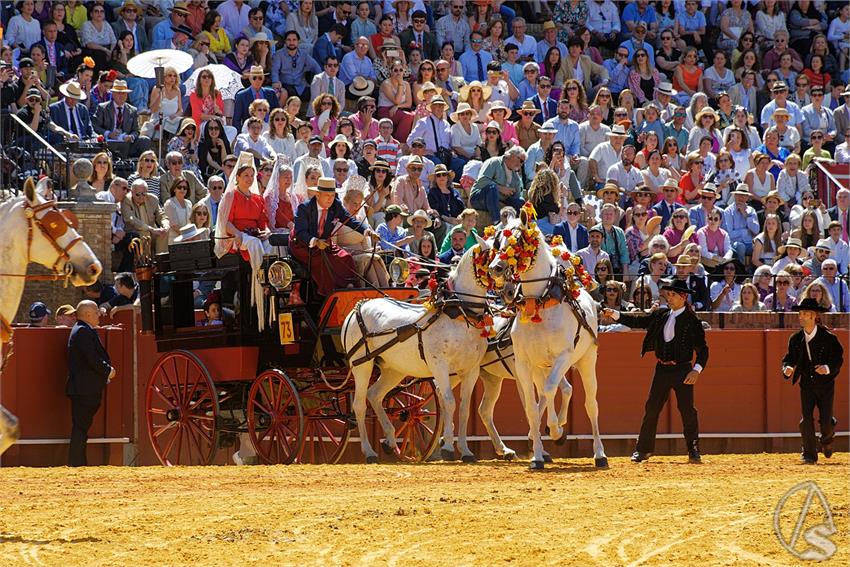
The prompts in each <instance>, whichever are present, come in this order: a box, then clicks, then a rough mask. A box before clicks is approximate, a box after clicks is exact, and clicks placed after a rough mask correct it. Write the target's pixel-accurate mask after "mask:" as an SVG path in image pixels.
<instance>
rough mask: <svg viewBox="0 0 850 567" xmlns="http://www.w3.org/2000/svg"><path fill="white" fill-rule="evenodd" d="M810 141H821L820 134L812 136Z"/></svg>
mask: <svg viewBox="0 0 850 567" xmlns="http://www.w3.org/2000/svg"><path fill="white" fill-rule="evenodd" d="M812 140H823V136H821V135H820V134H816V135H814V136H812Z"/></svg>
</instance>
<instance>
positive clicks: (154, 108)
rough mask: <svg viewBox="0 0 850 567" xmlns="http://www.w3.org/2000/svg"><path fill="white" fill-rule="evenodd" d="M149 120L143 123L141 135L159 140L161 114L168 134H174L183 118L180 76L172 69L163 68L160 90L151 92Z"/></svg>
mask: <svg viewBox="0 0 850 567" xmlns="http://www.w3.org/2000/svg"><path fill="white" fill-rule="evenodd" d="M150 111H151V117H150V120H148V121H147V122H145V125H144V127H143V128H142V132H141V134H142V135H143V136H148V137H149V138H157V139H158V138H159V135H160V129H161V128H160V124H159V115H160V113H162V122H163V126H162V127H163V128H165V131H166V132H168V133H169V134H176V133H177V129H178V128H180V122H181V120H182V118H183V97H182V96H181V94H180V75H179V74H178V73H177V69H175V68H174V67H166V68H165V77H164V79H163V85H162V88H160V87H154V88H153V89H152V90H151V100H150Z"/></svg>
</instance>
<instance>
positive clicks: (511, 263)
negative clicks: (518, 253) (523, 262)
mask: <svg viewBox="0 0 850 567" xmlns="http://www.w3.org/2000/svg"><path fill="white" fill-rule="evenodd" d="M508 265H509V266H516V258H508Z"/></svg>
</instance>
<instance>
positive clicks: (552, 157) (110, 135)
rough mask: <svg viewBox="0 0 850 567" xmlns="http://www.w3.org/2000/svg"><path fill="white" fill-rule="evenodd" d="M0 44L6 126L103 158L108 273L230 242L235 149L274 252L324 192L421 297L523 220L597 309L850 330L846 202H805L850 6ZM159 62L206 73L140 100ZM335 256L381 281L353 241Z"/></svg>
mask: <svg viewBox="0 0 850 567" xmlns="http://www.w3.org/2000/svg"><path fill="white" fill-rule="evenodd" d="M0 22H2V27H3V29H2V31H3V34H2V48H0V110H2V112H3V113H4V114H9V113H14V114H17V116H18V117H19V118H21V120H22V121H23V122H24V123H25V124H27V125H28V126H29V127H30V129H31V130H32V131H35V132H37V133H38V134H40V135H41V136H43V137H44V138H46V139H47V140H49V141H50V142H51V143H52V144H55V145H62V144H65V143H68V142H73V141H77V140H89V141H96V142H97V143H99V144H101V147H102V148H103V151H101V152H99V153H97V154H96V155H94V156H93V157H92V163H93V166H94V172H93V174H92V178H91V179H90V180H89V182H90V184H91V185H92V186H93V187H94V188H95V190H96V191H98V192H99V193H98V198H99V199H102V200H105V201H109V202H112V203H115V204H116V205H117V206H118V207H117V208H118V210H117V212H116V213H115V214H114V215H113V219H112V233H113V234H112V236H113V239H112V240H113V244H114V247H115V254H114V257H113V259H112V260H113V266H112V267H113V270H114V271H115V272H122V273H123V272H127V271H129V270H130V269H131V268H132V258H131V256H130V252H129V251H128V244H129V242H130V239H131V237H132V236H135V235H150V236H151V237H152V239H153V240H154V241H155V242H156V249H157V250H158V251H166V250H167V247H168V245H169V244H171V243H174V242H180V241H182V240H185V239H186V236H187V234H188V233H189V232H191V237H192V238H198V237H207V238H208V237H210V236H211V235H212V234H215V225H216V222H217V219H218V216H219V215H218V212H219V204H220V203H221V202H222V195H223V193H224V192H225V188H226V187H227V186H228V182H229V180H231V178H232V177H234V175H233V174H234V173H235V172H234V168H235V167H236V166H237V161H239V157H238V156H239V155H240V154H244V153H246V152H247V153H250V154H251V155H252V156H253V157H254V160H255V164H256V165H255V167H256V172H257V183H258V184H259V190H260V192H261V194H262V195H263V196H264V200H263V203H262V208H263V211H264V215H265V216H266V217H267V219H268V222H267V223H264V225H265V224H267V226H268V230H270V231H275V230H293V231H294V229H295V220H296V219H295V216H296V213H297V211H298V209H299V206H300V205H301V204H303V202H304V201H305V200H307V199H308V198H309V196H310V195H312V194H313V193H314V192H322V189H327V188H328V186H329V184H332V186H333V187H334V188H335V189H336V193H337V195H338V197H339V199H340V201H341V203H342V206H343V207H344V208H345V210H346V211H347V214H349V215H350V216H351V217H353V218H356V219H357V220H359V221H360V222H362V223H364V226H367V227H368V230H367V231H366V233H364V234H367V235H374V234H377V236H379V237H380V241H379V246H380V247H381V248H382V249H383V250H384V252H385V254H386V255H392V254H395V255H404V254H406V255H409V258H410V259H411V260H412V261H413V262H414V264H415V262H416V261H419V262H420V263H422V264H423V265H422V267H420V268H419V270H416V269H415V268H416V267H418V266H416V265H414V270H412V274H411V279H410V280H409V282H408V284H409V285H423V286H424V285H425V283H426V282H427V277H423V276H425V275H427V274H426V273H425V272H427V270H429V269H430V268H429V267H428V264H429V263H434V264H436V263H440V262H442V263H451V260H452V258H453V257H454V256H456V255H457V254H459V253H462V252H463V250H465V249H467V248H468V247H470V246H472V245H474V243H475V234H478V233H479V232H480V231H481V229H482V228H483V227H484V226H486V225H488V224H502V223H505V222H507V221H508V220H509V219H510V218H511V216H513V215H516V211H517V210H518V208H519V206H520V205H521V204H522V203H523V202H524V201H526V200H528V201H530V202H531V203H532V204H533V205H534V206H535V209H536V211H537V214H538V225H539V227H540V228H541V230H543V232H544V233H546V234H547V235H550V234H551V235H560V236H562V237H563V239H564V241H565V244H566V246H567V247H568V248H569V249H570V250H571V251H573V252H576V253H578V255H579V256H580V257H581V258H582V259H583V261H584V263H585V266H586V268H587V269H588V271H589V272H590V273H592V274H594V275H595V277H596V280H597V282H598V283H599V287H598V290H597V291H596V292H595V293H596V297H597V300H598V301H600V304H601V305H603V306H607V307H611V308H617V309H632V308H647V307H649V306H650V305H652V303H653V302H657V301H662V302H663V297H660V296H659V287H660V283H659V282H660V278H663V277H670V276H674V277H679V278H682V279H684V280H686V281H687V283H688V286H689V287H690V288H691V289H692V290H693V292H694V293H693V295H692V299H691V301H692V303H693V306H694V308H695V309H696V310H698V311H762V310H769V311H790V310H791V308H792V307H793V306H794V305H796V304H798V303H799V302H800V301H802V299H804V298H806V297H812V298H814V299H816V300H817V301H818V302H819V304H820V305H821V306H823V307H825V308H828V309H829V310H831V311H840V312H847V311H850V290H848V287H847V274H848V266H849V265H850V246H848V238H849V236H848V232H850V224H849V223H850V219H848V217H850V191H848V190H847V189H842V190H840V191H838V192H837V194H836V195H835V197H834V200H833V202H834V205H833V206H831V207H829V208H828V207H827V206H826V205H825V204H824V199H823V196H822V195H820V194H819V193H818V188H817V187H816V186H815V185H814V180H815V179H816V177H817V171H818V168H819V167H821V166H823V165H831V164H834V163H838V164H847V163H850V86H848V79H850V72H848V66H850V4H848V3H847V2H844V1H841V2H824V1H809V0H798V1H777V0H763V1H760V2H753V1H752V0H729V1H708V0H672V1H671V0H662V1H660V2H648V1H646V0H635V1H633V2H616V3H615V2H612V1H611V0H588V1H585V0H579V1H574V0H557V1H554V2H553V1H549V2H546V1H542V0H532V1H529V2H519V1H517V2H503V1H500V0H474V1H472V2H464V1H462V0H415V1H412V2H411V1H406V0H373V1H362V2H346V1H341V2H337V1H314V0H303V1H300V2H298V1H292V0H284V1H280V2H274V1H262V2H258V1H256V0H250V1H247V0H226V1H223V2H216V1H213V0H191V1H189V2H182V1H178V2H175V1H173V0H136V1H133V0H126V1H121V0H94V1H85V2H81V1H76V0H69V1H65V2H60V1H56V2H50V1H33V0H24V1H21V2H3V3H2V5H0ZM153 49H175V50H180V51H184V52H186V53H188V54H189V55H190V56H191V58H192V60H193V65H192V67H191V68H189V69H186V70H180V71H178V70H177V69H175V68H173V67H170V66H168V65H167V64H166V66H165V73H164V76H163V78H162V80H161V82H160V83H159V84H158V83H157V81H156V80H155V79H153V78H146V77H138V76H134V75H133V73H132V72H131V71H130V69H129V68H128V62H129V61H131V60H132V59H133V58H134V57H136V56H137V55H139V54H143V53H145V52H147V51H150V50H153ZM225 80H226V81H228V82H229V83H232V82H233V81H235V82H236V85H237V88H235V89H228V90H226V91H223V90H222V89H223V87H224V85H223V84H221V82H222V81H225ZM187 83H188V85H189V87H187ZM4 123H5V124H6V126H4V127H3V128H4V133H3V135H4V138H3V147H4V151H5V152H10V150H11V148H13V147H14V148H15V149H16V150H17V151H19V152H20V153H19V154H16V155H18V156H21V158H20V159H26V156H27V155H31V154H32V153H33V152H34V151H35V149H36V147H37V145H38V142H37V141H36V140H35V139H34V137H33V136H32V135H31V134H30V132H29V131H28V130H27V129H24V128H19V127H15V128H12V127H10V126H8V125H9V123H10V121H9V120H5V119H4ZM119 162H120V167H123V170H122V169H120V168H119ZM240 163H241V162H240ZM128 164H130V165H129V166H128ZM240 171H241V168H240ZM258 206H259V205H258ZM341 214H342V213H341ZM192 225H194V228H193V226H192ZM187 227H188V228H187ZM195 229H196V230H195ZM369 231H374V232H369ZM337 244H338V245H339V246H340V247H341V248H343V249H344V250H345V251H347V253H349V254H351V255H352V256H354V258H355V266H356V269H357V270H358V272H359V273H360V275H361V276H362V277H363V278H365V279H366V280H368V281H369V282H370V283H372V284H375V285H387V282H388V279H387V274H386V267H385V266H386V264H385V262H384V259H383V258H381V257H378V258H377V259H376V258H375V255H374V254H371V244H370V243H369V242H368V239H366V238H365V236H364V238H360V237H359V235H348V236H347V237H346V235H345V234H342V235H340V238H339V242H337ZM423 270H424V271H425V272H423ZM122 277H124V276H123V275H122ZM125 287H126V286H125ZM202 302H203V301H202V300H201V303H202ZM605 323H608V324H610V325H611V327H612V328H615V327H616V323H615V322H614V321H604V320H603V324H605Z"/></svg>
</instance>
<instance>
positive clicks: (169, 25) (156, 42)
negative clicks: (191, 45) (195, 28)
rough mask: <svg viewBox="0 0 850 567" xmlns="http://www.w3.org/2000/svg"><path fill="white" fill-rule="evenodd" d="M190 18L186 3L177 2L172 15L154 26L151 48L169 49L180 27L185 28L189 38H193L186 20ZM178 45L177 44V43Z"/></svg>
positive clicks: (172, 9)
mask: <svg viewBox="0 0 850 567" xmlns="http://www.w3.org/2000/svg"><path fill="white" fill-rule="evenodd" d="M188 16H189V10H188V9H186V2H177V3H175V4H174V7H173V8H171V14H169V16H168V17H167V18H166V19H164V20H163V21H161V22H159V23H158V24H157V25H156V26H154V28H153V31H152V32H151V48H153V49H169V48H171V45H172V40H173V39H174V35H175V34H176V33H177V30H178V29H179V28H180V26H184V27H185V28H186V29H187V30H188V32H189V33H188V34H186V36H187V37H192V36H193V35H194V34H193V33H192V30H191V28H189V27H188V26H186V18H187V17H188ZM175 43H176V42H175Z"/></svg>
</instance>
